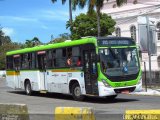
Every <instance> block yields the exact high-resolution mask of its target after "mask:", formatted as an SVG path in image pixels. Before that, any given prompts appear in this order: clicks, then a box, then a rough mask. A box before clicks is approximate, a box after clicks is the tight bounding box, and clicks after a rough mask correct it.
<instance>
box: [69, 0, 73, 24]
mask: <svg viewBox="0 0 160 120" xmlns="http://www.w3.org/2000/svg"><path fill="white" fill-rule="evenodd" d="M69 17H70V18H69V21H70V25H71V26H72V0H69Z"/></svg>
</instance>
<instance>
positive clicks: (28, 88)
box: [25, 81, 32, 95]
mask: <svg viewBox="0 0 160 120" xmlns="http://www.w3.org/2000/svg"><path fill="white" fill-rule="evenodd" d="M25 91H26V94H27V95H32V88H31V83H30V82H29V81H26V83H25Z"/></svg>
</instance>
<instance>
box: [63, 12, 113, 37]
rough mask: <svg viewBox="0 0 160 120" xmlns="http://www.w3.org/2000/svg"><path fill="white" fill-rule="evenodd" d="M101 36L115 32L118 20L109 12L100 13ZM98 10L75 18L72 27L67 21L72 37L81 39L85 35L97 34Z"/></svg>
mask: <svg viewBox="0 0 160 120" xmlns="http://www.w3.org/2000/svg"><path fill="white" fill-rule="evenodd" d="M100 18H101V19H100V26H101V36H107V35H110V34H111V33H112V32H114V26H115V24H116V22H115V21H114V20H113V19H112V18H111V17H110V16H108V15H107V14H100ZM96 21H97V19H96V12H95V11H94V12H92V14H89V13H87V14H83V13H82V14H80V15H79V16H77V17H76V18H75V20H74V21H73V23H72V25H73V26H72V27H71V25H70V24H69V22H67V24H66V27H67V28H68V27H69V28H70V30H71V33H72V35H71V39H79V38H81V37H84V36H97V22H96Z"/></svg>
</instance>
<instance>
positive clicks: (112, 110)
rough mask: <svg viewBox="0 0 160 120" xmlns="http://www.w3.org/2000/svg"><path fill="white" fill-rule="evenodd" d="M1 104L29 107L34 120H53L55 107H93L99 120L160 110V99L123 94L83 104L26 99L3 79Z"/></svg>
mask: <svg viewBox="0 0 160 120" xmlns="http://www.w3.org/2000/svg"><path fill="white" fill-rule="evenodd" d="M0 103H20V104H26V105H27V107H28V111H29V113H30V119H31V120H36V119H37V120H41V119H43V120H44V119H45V120H53V117H54V110H55V108H56V107H92V108H93V110H94V113H95V116H96V120H123V115H124V113H125V111H126V110H130V109H131V110H132V109H134V110H135V109H138V110H139V109H145V110H146V109H160V97H158V96H139V95H126V94H120V95H119V96H118V97H117V98H116V99H115V100H114V101H109V100H106V99H105V98H95V97H87V98H86V99H85V100H84V101H82V102H78V101H74V100H73V98H72V96H70V95H64V94H56V93H53V94H40V93H35V94H34V95H33V96H27V95H25V92H23V91H15V90H13V89H11V88H8V87H6V85H5V79H0Z"/></svg>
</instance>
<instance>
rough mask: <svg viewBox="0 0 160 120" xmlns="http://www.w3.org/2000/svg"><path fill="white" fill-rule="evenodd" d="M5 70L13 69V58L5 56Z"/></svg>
mask: <svg viewBox="0 0 160 120" xmlns="http://www.w3.org/2000/svg"><path fill="white" fill-rule="evenodd" d="M6 62H7V69H8V70H12V69H13V56H7V60H6Z"/></svg>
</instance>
